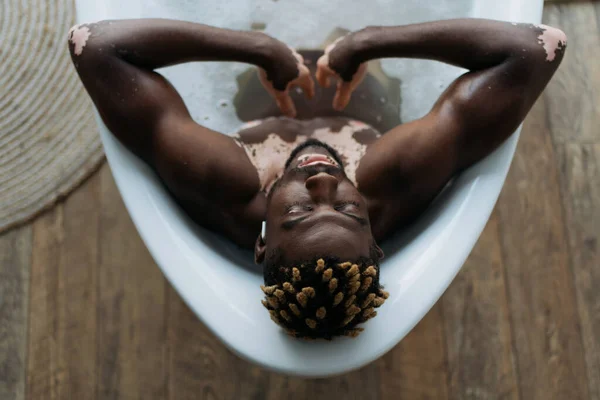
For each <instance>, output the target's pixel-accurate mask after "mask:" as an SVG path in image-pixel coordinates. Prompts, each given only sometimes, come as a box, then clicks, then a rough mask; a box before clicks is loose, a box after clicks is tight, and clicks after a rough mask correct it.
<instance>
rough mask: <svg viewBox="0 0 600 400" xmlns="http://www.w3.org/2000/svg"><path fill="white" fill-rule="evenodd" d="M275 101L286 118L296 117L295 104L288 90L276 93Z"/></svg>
mask: <svg viewBox="0 0 600 400" xmlns="http://www.w3.org/2000/svg"><path fill="white" fill-rule="evenodd" d="M275 101H276V102H277V107H279V109H280V110H281V112H282V113H283V114H284V115H285V116H286V117H290V118H294V117H295V116H296V106H294V102H293V101H292V98H291V97H290V94H289V93H288V92H287V90H285V91H283V92H280V91H277V92H276V93H275Z"/></svg>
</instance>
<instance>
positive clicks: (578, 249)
mask: <svg viewBox="0 0 600 400" xmlns="http://www.w3.org/2000/svg"><path fill="white" fill-rule="evenodd" d="M598 89H600V87H598ZM597 113H600V111H599V112H597ZM557 150H558V154H559V159H560V171H561V182H562V187H563V201H564V205H565V211H566V213H565V214H566V221H567V223H566V229H567V233H568V237H569V244H570V248H571V251H570V256H571V266H572V268H573V274H574V276H575V289H576V292H577V304H578V308H579V317H580V320H581V330H582V336H583V348H584V350H585V360H586V365H587V378H588V384H589V391H590V398H592V399H600V296H598V293H599V292H598V288H599V287H600V268H599V266H600V251H599V250H598V241H599V240H600V144H594V145H579V144H576V143H568V144H565V145H560V146H557Z"/></svg>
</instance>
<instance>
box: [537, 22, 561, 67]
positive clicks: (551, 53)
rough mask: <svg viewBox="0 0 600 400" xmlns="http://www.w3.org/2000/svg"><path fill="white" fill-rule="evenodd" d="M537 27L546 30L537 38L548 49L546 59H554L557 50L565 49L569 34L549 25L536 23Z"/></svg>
mask: <svg viewBox="0 0 600 400" xmlns="http://www.w3.org/2000/svg"><path fill="white" fill-rule="evenodd" d="M536 27H537V28H540V29H543V30H544V31H543V32H542V34H541V35H540V36H538V38H537V39H538V43H539V44H541V45H542V46H543V47H544V50H545V51H546V61H550V62H551V61H554V59H555V58H556V50H559V49H564V48H565V46H566V45H567V35H565V33H564V32H563V31H561V30H560V29H556V28H553V27H551V26H548V25H536Z"/></svg>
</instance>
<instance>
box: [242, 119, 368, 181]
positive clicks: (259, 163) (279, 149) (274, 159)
mask: <svg viewBox="0 0 600 400" xmlns="http://www.w3.org/2000/svg"><path fill="white" fill-rule="evenodd" d="M249 125H250V126H256V121H252V123H251V124H249ZM246 127H247V126H246ZM368 127H369V126H368V125H367V124H365V123H363V122H360V121H351V122H350V123H349V124H348V125H345V126H344V127H342V129H341V130H340V131H339V132H332V131H331V129H330V128H320V129H316V130H315V131H314V132H313V133H312V135H311V136H310V138H313V139H317V140H320V141H322V142H324V143H326V144H328V145H329V146H331V147H333V148H334V149H335V150H336V151H337V152H338V153H339V154H340V156H342V157H343V158H344V161H345V164H344V170H345V172H346V175H347V176H348V179H350V181H352V182H353V183H354V185H356V169H357V168H358V165H359V163H360V159H361V158H362V157H363V156H364V154H365V152H366V151H367V145H365V144H361V143H359V142H357V141H356V140H355V139H354V137H353V136H354V134H355V133H356V132H359V131H361V130H364V129H365V128H368ZM235 137H236V138H239V136H238V135H235ZM308 138H309V136H306V135H298V136H297V137H296V139H295V140H294V141H293V142H286V141H285V140H283V139H281V137H279V135H277V134H276V133H270V134H269V135H268V137H267V139H265V140H264V141H263V142H261V143H250V144H247V143H244V144H243V148H244V150H245V151H246V154H247V155H248V158H249V159H250V161H251V162H252V164H253V165H254V167H255V168H256V171H257V172H258V176H259V179H260V186H261V190H264V191H267V192H268V191H269V190H270V188H271V186H273V184H274V183H275V181H276V180H277V179H279V178H280V177H281V174H282V173H283V170H284V167H285V162H286V161H287V159H288V157H289V155H290V153H291V152H292V151H293V150H294V149H295V148H296V147H297V146H298V145H299V144H301V143H303V142H305V141H306V140H307V139H308ZM238 144H239V139H238Z"/></svg>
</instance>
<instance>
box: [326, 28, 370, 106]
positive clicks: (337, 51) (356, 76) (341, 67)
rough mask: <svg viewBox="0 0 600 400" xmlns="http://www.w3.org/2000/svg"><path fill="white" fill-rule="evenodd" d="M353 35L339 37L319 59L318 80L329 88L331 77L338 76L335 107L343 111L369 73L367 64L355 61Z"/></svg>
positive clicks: (334, 100)
mask: <svg viewBox="0 0 600 400" xmlns="http://www.w3.org/2000/svg"><path fill="white" fill-rule="evenodd" d="M353 36H354V34H352V33H351V34H348V35H346V36H342V37H341V38H338V39H337V40H336V41H335V42H333V43H332V44H330V45H329V46H327V48H326V49H325V54H323V55H322V56H321V57H320V58H319V60H318V61H317V81H318V82H319V85H321V86H323V87H325V88H327V87H329V85H330V84H331V78H337V80H338V82H337V91H336V93H335V97H334V99H333V108H334V109H336V110H338V111H341V110H343V109H344V108H345V107H346V106H347V105H348V103H349V102H350V97H351V96H352V92H353V91H354V90H355V89H356V88H357V87H358V85H359V84H360V83H361V82H362V80H363V79H364V78H365V75H366V74H367V64H366V63H359V62H357V61H355V55H356V53H355V51H354V49H353V42H354V40H353Z"/></svg>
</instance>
